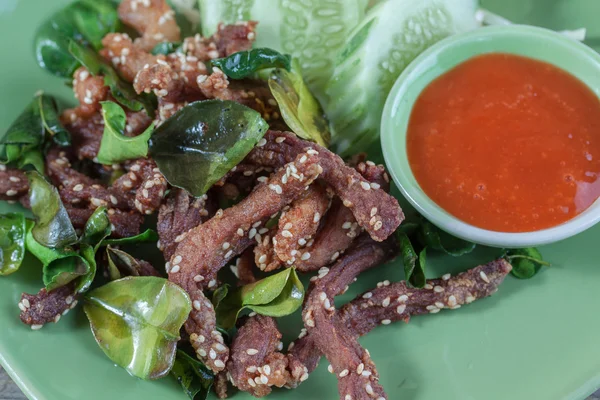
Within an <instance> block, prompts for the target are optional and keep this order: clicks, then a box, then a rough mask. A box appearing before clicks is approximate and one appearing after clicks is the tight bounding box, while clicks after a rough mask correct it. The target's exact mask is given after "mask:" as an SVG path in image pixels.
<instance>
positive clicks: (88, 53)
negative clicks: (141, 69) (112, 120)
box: [68, 40, 156, 118]
mask: <svg viewBox="0 0 600 400" xmlns="http://www.w3.org/2000/svg"><path fill="white" fill-rule="evenodd" d="M68 50H69V53H70V54H71V55H72V56H73V57H74V58H75V59H76V60H77V61H78V62H79V63H81V64H82V65H83V66H84V67H86V68H87V70H88V71H89V72H90V74H92V75H98V74H101V75H103V76H104V84H105V85H106V86H108V87H109V88H110V94H111V95H112V96H113V97H114V98H115V100H117V101H118V102H119V104H121V105H123V106H125V107H127V108H128V109H130V110H132V111H140V110H141V109H142V108H144V109H145V110H146V112H147V113H148V115H149V116H151V117H152V118H154V111H155V109H156V97H155V96H153V95H150V94H147V93H142V94H139V95H138V94H137V93H136V92H135V90H134V89H133V86H132V85H131V84H130V83H129V82H126V81H124V80H123V79H121V78H120V77H119V75H118V74H117V71H115V70H114V68H113V67H111V66H110V65H108V64H107V63H106V62H105V61H104V60H103V59H102V57H100V55H99V54H98V53H96V52H95V51H94V50H92V49H90V48H88V47H85V46H82V45H80V44H78V43H76V42H75V41H73V40H71V41H70V42H69V46H68Z"/></svg>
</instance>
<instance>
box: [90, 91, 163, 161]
mask: <svg viewBox="0 0 600 400" xmlns="http://www.w3.org/2000/svg"><path fill="white" fill-rule="evenodd" d="M102 118H104V132H103V134H102V141H101V142H100V150H99V151H98V156H97V157H98V162H99V163H101V164H109V165H111V164H118V163H120V162H123V161H126V160H132V159H136V158H141V157H146V156H147V155H148V139H150V136H151V135H152V131H153V130H154V124H150V126H149V127H148V128H147V129H146V130H145V131H144V132H143V133H142V134H140V135H138V136H133V137H129V136H125V124H126V116H125V111H123V109H122V108H121V107H120V106H119V105H118V104H117V103H113V102H112V101H103V102H102Z"/></svg>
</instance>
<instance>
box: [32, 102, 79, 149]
mask: <svg viewBox="0 0 600 400" xmlns="http://www.w3.org/2000/svg"><path fill="white" fill-rule="evenodd" d="M35 100H37V102H38V107H39V110H40V117H41V119H42V124H43V125H44V128H45V129H46V132H47V133H48V134H49V135H50V136H51V137H52V140H53V141H54V143H56V144H57V145H59V146H62V147H66V146H70V145H71V134H70V133H69V131H67V130H66V129H65V127H64V126H63V125H62V123H61V122H60V118H59V115H58V114H59V113H58V105H57V104H56V99H55V98H54V97H52V96H48V95H46V94H43V93H41V94H39V95H37V96H36V98H35Z"/></svg>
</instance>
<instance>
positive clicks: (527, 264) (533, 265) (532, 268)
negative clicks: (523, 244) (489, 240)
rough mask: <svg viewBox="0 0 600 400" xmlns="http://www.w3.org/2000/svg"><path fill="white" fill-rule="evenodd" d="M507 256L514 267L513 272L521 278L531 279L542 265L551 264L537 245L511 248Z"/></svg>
mask: <svg viewBox="0 0 600 400" xmlns="http://www.w3.org/2000/svg"><path fill="white" fill-rule="evenodd" d="M505 258H506V259H507V261H508V262H509V263H511V265H512V267H513V269H512V271H511V272H512V274H513V275H514V276H516V277H517V278H520V279H529V278H531V277H533V276H534V275H535V274H537V273H538V272H539V270H540V268H541V267H542V266H549V265H550V264H549V263H548V262H546V261H544V259H543V258H542V253H540V252H539V250H538V249H536V248H535V247H529V248H525V249H510V250H508V251H507V252H506V255H505Z"/></svg>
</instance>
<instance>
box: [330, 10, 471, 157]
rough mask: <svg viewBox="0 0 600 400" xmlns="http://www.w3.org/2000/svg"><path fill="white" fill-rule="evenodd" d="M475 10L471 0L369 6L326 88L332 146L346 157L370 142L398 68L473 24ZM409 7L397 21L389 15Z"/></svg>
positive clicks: (373, 137)
mask: <svg viewBox="0 0 600 400" xmlns="http://www.w3.org/2000/svg"><path fill="white" fill-rule="evenodd" d="M415 9H416V12H415ZM476 9H477V1H475V0H421V1H419V2H418V3H416V2H414V1H413V0H387V1H385V2H383V3H380V4H378V5H376V6H375V7H373V8H372V9H371V10H370V11H369V12H368V13H367V16H366V17H365V19H364V20H363V22H362V23H361V24H360V25H359V26H357V27H356V28H355V30H354V31H353V33H352V35H351V36H350V37H349V38H348V40H347V41H346V46H345V47H344V49H343V50H342V51H341V52H340V55H339V57H338V60H337V62H336V66H335V69H334V73H333V76H332V79H331V80H330V81H329V83H328V85H327V87H326V99H327V101H326V102H325V111H326V113H327V115H328V117H329V119H330V121H331V123H332V140H333V144H332V146H333V149H334V150H335V151H336V152H338V153H341V154H342V155H350V154H353V153H356V152H359V151H364V150H365V149H366V148H368V147H369V146H370V145H371V144H373V142H375V141H376V140H377V139H378V137H379V125H380V122H381V113H382V111H383V106H384V104H385V100H386V97H387V94H388V93H389V90H390V89H391V87H392V86H393V84H394V82H395V80H396V79H397V78H398V76H399V75H400V74H401V72H402V71H403V70H404V68H406V66H408V64H409V63H410V62H411V61H412V60H414V58H416V57H417V56H418V55H419V54H420V53H421V52H423V51H424V50H425V49H427V48H428V47H430V46H431V45H433V44H434V43H436V42H438V41H439V40H441V39H443V38H445V37H447V36H450V35H452V34H455V33H459V32H463V31H467V30H470V29H474V28H477V27H478V24H477V22H476V21H475V18H474V16H475V11H476ZM410 11H413V14H412V17H407V18H404V20H403V21H398V20H397V19H396V18H392V17H390V16H398V15H411V14H410ZM444 25H445V26H444ZM393 32H396V33H393ZM377 36H381V38H378V37H377Z"/></svg>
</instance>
